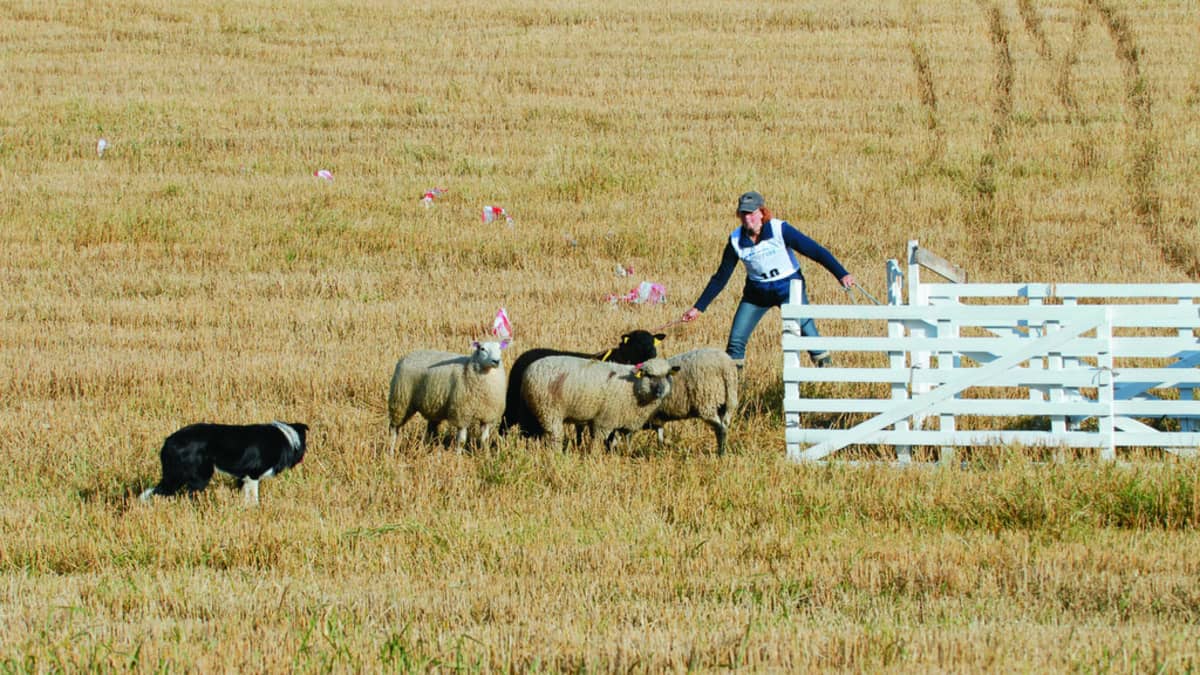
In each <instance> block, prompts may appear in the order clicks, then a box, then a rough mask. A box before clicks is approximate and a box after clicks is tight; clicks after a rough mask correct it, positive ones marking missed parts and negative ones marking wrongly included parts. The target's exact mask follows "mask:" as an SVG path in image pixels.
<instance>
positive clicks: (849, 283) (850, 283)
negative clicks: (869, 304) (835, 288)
mask: <svg viewBox="0 0 1200 675" xmlns="http://www.w3.org/2000/svg"><path fill="white" fill-rule="evenodd" d="M838 281H841V282H842V288H844V289H846V290H850V289H851V288H854V287H855V286H857V285H858V282H857V281H855V279H854V275H853V274H847V275H846V276H844V277H842V278H841V279H839V280H838Z"/></svg>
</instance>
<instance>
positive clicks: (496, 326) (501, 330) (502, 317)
mask: <svg viewBox="0 0 1200 675" xmlns="http://www.w3.org/2000/svg"><path fill="white" fill-rule="evenodd" d="M492 335H495V336H496V337H498V338H504V339H509V338H512V336H513V329H512V322H510V321H509V320H508V312H506V311H504V308H503V307H501V308H500V311H498V312H496V318H494V319H492Z"/></svg>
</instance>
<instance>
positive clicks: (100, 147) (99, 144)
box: [96, 138, 108, 157]
mask: <svg viewBox="0 0 1200 675" xmlns="http://www.w3.org/2000/svg"><path fill="white" fill-rule="evenodd" d="M107 149H108V141H106V140H104V139H103V138H101V139H100V140H98V141H96V156H97V157H103V156H104V151H105V150H107Z"/></svg>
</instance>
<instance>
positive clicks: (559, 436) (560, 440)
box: [539, 419, 567, 452]
mask: <svg viewBox="0 0 1200 675" xmlns="http://www.w3.org/2000/svg"><path fill="white" fill-rule="evenodd" d="M539 421H540V422H541V423H542V428H543V429H545V430H546V433H547V434H548V435H549V436H550V442H551V443H553V444H554V445H556V446H558V447H559V448H561V449H562V451H563V452H566V451H567V439H566V438H565V436H564V435H563V421H562V420H561V419H553V420H539Z"/></svg>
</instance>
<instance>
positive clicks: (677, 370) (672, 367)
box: [671, 366, 680, 375]
mask: <svg viewBox="0 0 1200 675" xmlns="http://www.w3.org/2000/svg"><path fill="white" fill-rule="evenodd" d="M679 370H680V367H679V366H671V374H672V375H674V374H675V373H678V372H679Z"/></svg>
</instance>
